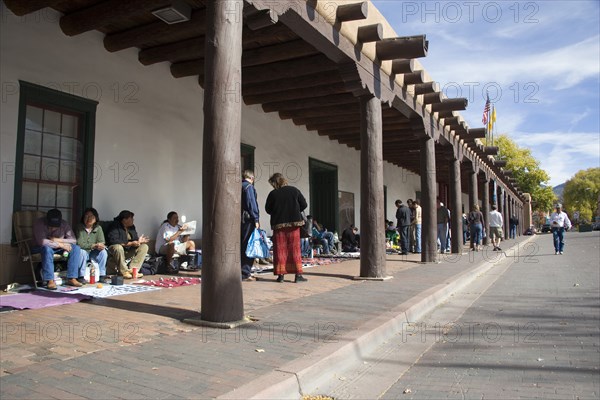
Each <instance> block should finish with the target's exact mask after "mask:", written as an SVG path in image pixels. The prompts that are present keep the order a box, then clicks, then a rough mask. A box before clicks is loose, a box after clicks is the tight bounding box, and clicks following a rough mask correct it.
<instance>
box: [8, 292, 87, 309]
mask: <svg viewBox="0 0 600 400" xmlns="http://www.w3.org/2000/svg"><path fill="white" fill-rule="evenodd" d="M90 298H91V297H90V296H85V295H83V294H65V293H59V292H48V291H45V290H37V291H34V292H31V293H17V294H9V295H5V296H0V307H12V308H17V309H19V310H23V309H25V308H30V309H36V308H44V307H52V306H59V305H61V304H71V303H77V302H79V301H81V300H87V299H90Z"/></svg>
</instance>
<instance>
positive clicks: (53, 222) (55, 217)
mask: <svg viewBox="0 0 600 400" xmlns="http://www.w3.org/2000/svg"><path fill="white" fill-rule="evenodd" d="M46 222H47V223H48V226H52V227H59V226H60V224H61V222H62V213H61V212H60V210H59V209H57V208H53V209H52V210H48V212H47V213H46Z"/></svg>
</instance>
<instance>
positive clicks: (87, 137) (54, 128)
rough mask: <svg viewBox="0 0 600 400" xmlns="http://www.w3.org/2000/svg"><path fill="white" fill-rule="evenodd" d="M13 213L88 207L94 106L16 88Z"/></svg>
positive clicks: (73, 213)
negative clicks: (17, 116)
mask: <svg viewBox="0 0 600 400" xmlns="http://www.w3.org/2000/svg"><path fill="white" fill-rule="evenodd" d="M20 88H21V91H20V104H19V123H18V138H17V154H16V174H15V196H14V207H13V208H14V210H15V211H16V210H40V211H47V210H49V209H51V208H58V209H60V210H61V211H62V214H63V218H64V219H65V220H67V221H68V222H69V223H70V224H73V222H75V221H77V220H79V216H80V214H81V211H82V210H83V208H84V207H88V206H91V202H92V180H93V178H92V176H93V161H94V160H93V154H94V153H93V146H94V126H93V125H94V122H95V112H96V105H97V102H95V101H90V100H87V99H84V98H79V97H76V96H72V95H69V94H66V93H63V92H59V91H56V90H52V89H48V88H45V87H41V86H37V85H32V84H30V83H27V82H20Z"/></svg>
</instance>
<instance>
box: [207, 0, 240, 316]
mask: <svg viewBox="0 0 600 400" xmlns="http://www.w3.org/2000/svg"><path fill="white" fill-rule="evenodd" d="M242 9H243V1H242V0H220V1H209V2H207V32H206V58H205V76H204V85H205V86H204V138H203V149H202V232H203V235H202V264H203V265H202V299H201V300H202V301H201V305H202V310H201V318H202V320H205V321H210V322H233V321H239V320H242V319H243V317H244V301H243V297H242V281H241V270H240V268H241V267H240V213H239V210H240V207H241V190H242V189H241V187H242V186H241V185H242V183H241V172H240V138H241V117H242V114H241V111H242V110H241V105H242V101H241V83H242V21H243V19H242ZM236 210H238V211H236Z"/></svg>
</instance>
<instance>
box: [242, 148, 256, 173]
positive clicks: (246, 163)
mask: <svg viewBox="0 0 600 400" xmlns="http://www.w3.org/2000/svg"><path fill="white" fill-rule="evenodd" d="M254 149H255V147H254V146H250V145H249V144H244V143H242V148H241V158H242V173H243V172H244V171H245V170H247V169H249V170H250V171H254ZM254 173H256V171H254Z"/></svg>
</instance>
